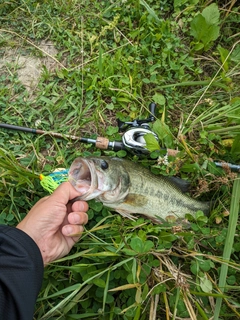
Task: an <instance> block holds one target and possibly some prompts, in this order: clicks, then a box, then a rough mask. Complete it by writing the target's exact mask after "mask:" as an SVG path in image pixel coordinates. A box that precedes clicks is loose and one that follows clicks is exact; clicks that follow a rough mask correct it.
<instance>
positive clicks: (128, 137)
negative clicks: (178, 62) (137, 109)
mask: <svg viewBox="0 0 240 320" xmlns="http://www.w3.org/2000/svg"><path fill="white" fill-rule="evenodd" d="M155 109H156V104H155V103H154V102H152V103H150V105H149V112H150V116H149V118H147V119H143V120H137V119H135V120H134V121H132V122H122V121H120V120H118V127H119V131H120V132H124V131H125V132H124V133H123V135H122V141H109V139H107V138H105V137H97V138H96V139H91V138H85V137H79V136H75V135H69V134H62V133H57V132H52V131H44V130H40V129H33V128H28V127H22V126H16V125H11V124H7V123H0V128H4V129H9V130H16V131H22V132H27V133H33V134H39V135H48V136H52V137H56V138H60V139H70V140H78V141H79V142H82V143H87V144H93V145H95V147H96V148H98V149H102V150H109V149H110V150H113V151H119V150H126V151H130V152H131V153H133V154H135V155H138V156H141V155H147V154H149V150H148V149H147V148H146V142H145V139H144V135H145V134H149V133H151V134H152V135H153V136H154V137H155V139H156V140H157V141H158V140H159V139H158V136H157V135H156V134H155V133H154V132H153V131H152V130H151V129H150V126H149V123H150V122H153V121H154V120H155ZM178 152H179V151H178V150H174V149H166V154H167V155H168V156H176V155H177V153H178ZM213 163H214V164H215V165H216V166H217V167H221V168H229V169H231V170H233V171H238V172H240V165H237V164H232V163H228V162H214V161H213Z"/></svg>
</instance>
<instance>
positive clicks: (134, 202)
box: [124, 193, 148, 207]
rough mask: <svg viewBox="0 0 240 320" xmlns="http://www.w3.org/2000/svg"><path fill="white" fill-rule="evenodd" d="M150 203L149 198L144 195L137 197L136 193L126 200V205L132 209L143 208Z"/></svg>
mask: <svg viewBox="0 0 240 320" xmlns="http://www.w3.org/2000/svg"><path fill="white" fill-rule="evenodd" d="M147 202H148V199H147V197H144V196H142V195H137V194H134V193H129V194H128V195H127V197H126V198H125V200H124V203H125V204H127V205H130V206H132V207H142V206H145V205H146V204H147Z"/></svg>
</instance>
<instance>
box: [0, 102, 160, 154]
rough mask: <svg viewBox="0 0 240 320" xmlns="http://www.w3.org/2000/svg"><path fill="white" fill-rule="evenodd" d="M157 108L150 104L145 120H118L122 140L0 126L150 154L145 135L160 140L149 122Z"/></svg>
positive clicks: (5, 124)
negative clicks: (148, 113) (148, 134)
mask: <svg viewBox="0 0 240 320" xmlns="http://www.w3.org/2000/svg"><path fill="white" fill-rule="evenodd" d="M155 109H156V104H155V103H154V102H152V103H150V105H149V112H150V116H149V118H147V119H144V120H137V119H135V120H134V121H132V122H122V121H120V120H118V126H119V130H120V131H121V132H123V131H125V133H124V134H123V135H122V141H109V139H107V138H105V137H97V138H96V139H90V138H85V137H79V136H75V135H69V134H61V133H57V132H52V131H44V130H40V129H33V128H28V127H21V126H16V125H12V124H7V123H0V128H4V129H9V130H16V131H22V132H28V133H33V134H39V135H48V136H52V137H56V138H61V139H70V140H78V141H79V142H82V143H88V144H94V145H95V146H96V148H98V149H103V150H107V149H110V150H113V151H119V150H130V151H131V152H132V153H134V154H137V155H140V154H148V153H149V151H148V150H147V148H146V142H145V140H144V138H143V136H144V135H145V134H147V133H151V134H153V135H154V137H155V138H156V139H157V140H158V137H157V135H156V134H155V133H154V132H153V131H151V130H150V126H149V122H153V121H154V120H155Z"/></svg>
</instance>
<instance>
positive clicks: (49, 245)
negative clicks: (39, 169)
mask: <svg viewBox="0 0 240 320" xmlns="http://www.w3.org/2000/svg"><path fill="white" fill-rule="evenodd" d="M80 195H81V194H80V193H79V192H77V191H76V190H75V189H74V188H73V186H72V185H71V184H70V183H69V182H64V183H62V184H61V185H60V186H59V187H58V188H57V189H56V190H55V191H54V192H53V194H51V195H50V196H48V197H45V198H43V199H41V200H39V201H38V202H37V203H36V204H35V205H34V206H33V207H32V209H31V210H30V211H29V213H28V214H27V215H26V217H25V218H24V219H23V220H22V221H21V222H20V223H19V224H18V225H17V228H18V229H21V230H22V231H24V232H25V233H27V234H28V235H29V236H30V237H31V238H32V239H33V240H34V241H35V242H36V244H37V245H38V247H39V249H40V251H41V254H42V257H43V262H44V265H46V264H48V263H50V262H52V261H54V260H56V259H59V258H61V257H63V256H65V255H66V254H68V253H69V251H70V250H71V248H72V247H73V245H74V244H75V242H77V241H78V240H79V238H80V236H81V233H82V232H83V230H84V228H83V225H85V224H86V223H87V222H88V215H87V214H86V211H87V210H88V204H87V202H85V201H80V200H79V201H76V202H74V203H72V204H71V203H68V202H69V200H72V199H74V198H75V197H78V196H80Z"/></svg>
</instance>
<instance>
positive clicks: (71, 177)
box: [68, 158, 103, 201]
mask: <svg viewBox="0 0 240 320" xmlns="http://www.w3.org/2000/svg"><path fill="white" fill-rule="evenodd" d="M68 181H69V182H70V183H71V184H72V185H73V187H74V188H75V189H76V190H77V191H78V192H80V193H81V194H82V195H81V196H80V197H78V198H79V199H81V200H86V201H88V200H91V199H94V198H96V197H98V196H99V195H100V194H102V192H103V191H101V190H99V189H98V175H97V172H96V168H95V165H94V163H93V161H91V160H90V159H84V158H77V159H75V160H74V162H73V163H72V165H71V167H70V169H69V174H68Z"/></svg>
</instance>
